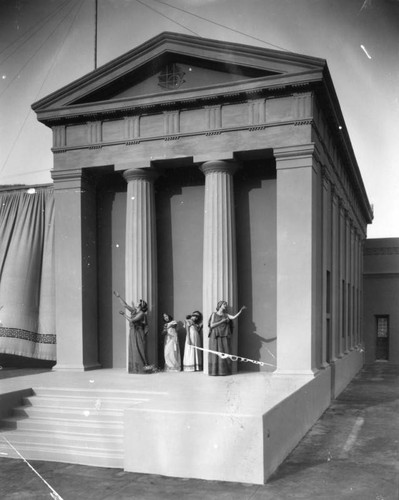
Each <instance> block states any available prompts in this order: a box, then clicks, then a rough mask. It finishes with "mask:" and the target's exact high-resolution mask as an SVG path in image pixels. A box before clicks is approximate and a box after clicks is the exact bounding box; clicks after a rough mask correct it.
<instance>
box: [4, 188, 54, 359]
mask: <svg viewBox="0 0 399 500" xmlns="http://www.w3.org/2000/svg"><path fill="white" fill-rule="evenodd" d="M0 353H2V354H13V355H18V356H25V357H28V358H35V359H44V360H52V361H55V360H56V336H55V279H54V195H53V189H52V186H47V187H43V186H42V187H32V188H27V187H25V188H24V189H15V190H12V191H0Z"/></svg>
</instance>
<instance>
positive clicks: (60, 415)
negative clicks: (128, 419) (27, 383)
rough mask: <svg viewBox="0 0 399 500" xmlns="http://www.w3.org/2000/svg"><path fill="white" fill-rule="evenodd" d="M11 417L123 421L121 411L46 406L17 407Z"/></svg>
mask: <svg viewBox="0 0 399 500" xmlns="http://www.w3.org/2000/svg"><path fill="white" fill-rule="evenodd" d="M12 416H15V417H19V418H23V417H25V418H48V419H50V418H51V419H68V420H75V419H77V420H87V421H101V422H115V423H116V422H121V423H122V421H123V411H122V410H107V409H103V408H101V409H99V410H97V409H95V408H90V409H84V408H70V407H66V406H64V407H61V408H54V407H46V406H17V407H16V408H14V410H13V414H12Z"/></svg>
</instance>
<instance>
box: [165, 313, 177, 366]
mask: <svg viewBox="0 0 399 500" xmlns="http://www.w3.org/2000/svg"><path fill="white" fill-rule="evenodd" d="M163 320H164V327H163V331H162V334H163V335H164V358H165V371H166V372H179V371H180V370H181V358H180V347H179V338H178V335H177V331H176V326H177V323H176V321H174V319H173V318H172V316H170V314H166V313H164V314H163Z"/></svg>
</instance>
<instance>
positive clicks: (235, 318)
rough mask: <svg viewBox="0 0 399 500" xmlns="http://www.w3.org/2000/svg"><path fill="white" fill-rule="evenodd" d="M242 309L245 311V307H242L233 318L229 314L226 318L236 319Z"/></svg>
mask: <svg viewBox="0 0 399 500" xmlns="http://www.w3.org/2000/svg"><path fill="white" fill-rule="evenodd" d="M244 309H246V307H245V306H242V307H241V309H240V310H239V311H238V313H237V314H235V315H234V316H232V315H231V314H228V315H227V316H228V317H229V319H236V318H238V316H239V315H240V314H241V313H242V312H243V311H244Z"/></svg>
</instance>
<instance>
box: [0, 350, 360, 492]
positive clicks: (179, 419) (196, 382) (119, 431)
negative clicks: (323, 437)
mask: <svg viewBox="0 0 399 500" xmlns="http://www.w3.org/2000/svg"><path fill="white" fill-rule="evenodd" d="M362 364H363V355H362V353H361V352H359V351H353V352H351V353H349V354H348V356H346V357H345V358H343V359H340V360H337V361H336V362H335V363H334V364H333V365H331V366H329V367H327V368H326V369H324V370H320V371H319V372H317V373H316V374H279V373H262V372H259V373H238V374H236V375H232V376H229V377H209V376H207V375H204V374H203V373H202V372H197V373H184V372H180V373H155V374H146V375H129V374H128V373H126V372H125V371H124V370H117V369H101V370H94V371H89V372H57V371H44V372H37V371H35V370H29V371H28V372H26V373H24V372H23V371H21V370H16V371H14V372H13V371H12V370H10V369H6V370H2V371H1V372H0V378H1V379H0V408H1V410H0V417H1V418H2V423H3V427H2V432H1V437H2V438H3V439H2V443H1V450H0V452H1V456H3V457H4V456H6V457H7V456H9V457H10V458H20V456H19V455H18V454H17V451H19V453H21V455H23V456H24V457H25V458H27V459H29V458H30V459H44V460H52V461H59V462H70V463H83V464H86V465H99V464H100V465H101V464H102V465H103V466H108V467H109V466H110V467H120V468H123V469H124V470H126V471H130V472H139V473H150V474H160V475H165V476H171V477H183V478H198V479H208V480H220V481H234V482H237V481H238V482H242V483H253V484H264V483H265V482H266V481H267V479H268V477H269V476H270V475H271V474H272V473H273V472H274V471H275V470H276V468H277V467H278V465H279V464H280V463H281V462H282V461H283V460H284V458H285V457H286V456H287V455H288V454H289V453H290V452H291V451H292V449H293V448H294V447H295V446H296V445H297V444H298V442H299V441H300V440H301V438H302V437H303V436H304V435H305V434H306V432H307V431H308V430H309V429H310V428H311V426H312V425H313V424H314V423H315V422H316V421H317V419H318V418H319V417H320V416H321V415H322V413H323V412H324V411H325V410H326V409H327V408H328V406H329V404H330V402H331V399H332V398H334V397H336V396H337V394H338V393H339V392H341V390H343V389H344V387H346V385H347V383H349V381H350V380H351V379H352V378H353V376H354V375H355V374H356V373H357V372H358V371H359V370H360V368H361V367H362ZM39 402H40V404H39ZM12 411H14V417H13V416H12ZM30 421H31V422H32V424H33V423H35V425H33V426H31V427H29V426H28V427H26V426H27V424H28V423H29V422H30ZM24 426H25V427H24ZM93 429H97V437H95V436H94V435H93V433H94V430H93ZM29 436H30V437H29ZM40 436H41V437H42V441H41V440H40V439H39V437H40ZM46 436H47V438H46V439H45V437H46ZM99 436H100V438H99ZM112 436H115V439H114V438H113V437H112ZM29 439H31V440H32V441H31V442H28V441H29ZM99 439H100V440H101V447H100V445H99V444H98V440H99ZM92 441H95V442H96V444H95V445H93V446H94V448H93V449H91V448H90V443H91V442H92ZM49 442H50V444H51V443H55V444H54V445H53V446H51V445H50V444H49ZM79 442H80V447H79V448H76V449H75V451H73V452H71V451H69V450H68V447H69V446H70V447H73V446H76V447H78V445H79ZM108 442H109V443H110V444H109V446H111V442H112V446H113V448H112V449H110V451H109V455H110V456H111V458H112V459H109V460H108V461H107V460H106V459H105V458H104V460H103V462H101V461H100V462H96V461H95V458H96V456H97V455H98V456H99V457H100V458H101V456H102V455H104V457H106V453H107V446H108V444H107V443H108ZM32 443H33V444H32ZM10 445H12V446H13V448H11V446H10ZM115 447H116V448H115ZM118 447H119V448H118ZM14 448H15V449H14ZM43 448H46V450H45V451H43ZM100 448H101V449H100ZM76 450H77V451H76ZM85 452H86V453H85Z"/></svg>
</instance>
